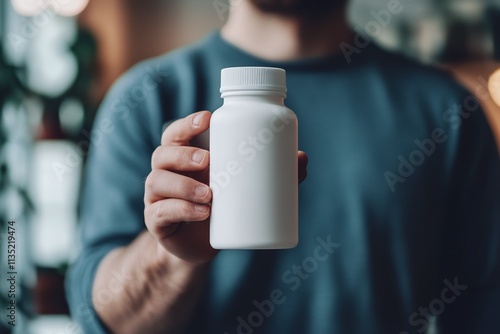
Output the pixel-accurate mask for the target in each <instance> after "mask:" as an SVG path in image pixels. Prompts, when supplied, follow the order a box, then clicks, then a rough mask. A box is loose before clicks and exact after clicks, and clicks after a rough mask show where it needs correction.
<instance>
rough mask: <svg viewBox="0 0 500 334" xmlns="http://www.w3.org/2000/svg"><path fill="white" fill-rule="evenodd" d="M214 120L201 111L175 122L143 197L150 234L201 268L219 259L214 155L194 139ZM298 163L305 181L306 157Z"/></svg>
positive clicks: (159, 151)
mask: <svg viewBox="0 0 500 334" xmlns="http://www.w3.org/2000/svg"><path fill="white" fill-rule="evenodd" d="M210 117H211V114H210V113H209V112H208V111H200V112H197V113H195V114H192V115H189V116H187V117H185V118H182V119H179V120H177V121H175V122H174V123H172V124H171V125H170V126H169V127H168V128H167V129H166V130H165V131H164V132H163V135H162V139H161V146H159V147H158V148H157V149H156V150H155V152H154V153H153V156H152V159H151V169H152V170H151V173H150V174H149V176H148V177H147V179H146V187H145V188H146V189H145V194H144V204H145V210H144V218H145V222H146V226H147V228H148V230H149V231H150V232H151V233H152V234H153V236H154V237H155V238H156V240H158V242H159V244H160V245H161V246H162V247H163V248H164V249H165V250H167V251H168V252H169V253H170V254H172V255H175V256H176V257H178V258H179V259H181V260H184V261H187V262H190V263H196V264H201V263H205V262H208V261H210V260H211V259H212V258H213V257H214V256H215V255H216V254H217V251H216V250H215V249H213V248H212V247H211V246H210V243H209V224H208V222H209V219H208V218H209V216H210V201H211V199H212V192H211V191H210V188H209V187H208V177H209V170H208V168H209V162H210V154H209V152H208V151H206V150H203V149H200V148H196V147H192V146H190V141H191V140H192V139H193V138H194V137H195V136H197V135H199V134H201V133H202V132H204V131H205V130H207V129H208V128H209V126H210ZM298 163H299V181H302V180H303V179H304V178H305V177H306V165H307V156H306V154H305V153H304V152H298ZM159 252H160V253H161V252H162V250H159Z"/></svg>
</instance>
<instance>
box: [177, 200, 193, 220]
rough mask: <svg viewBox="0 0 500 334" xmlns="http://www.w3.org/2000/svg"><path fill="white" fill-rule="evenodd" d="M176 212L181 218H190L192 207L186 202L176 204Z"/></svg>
mask: <svg viewBox="0 0 500 334" xmlns="http://www.w3.org/2000/svg"><path fill="white" fill-rule="evenodd" d="M177 210H178V212H179V213H180V214H181V215H182V217H190V216H191V215H192V211H193V208H192V205H191V204H190V203H189V202H186V201H179V202H177Z"/></svg>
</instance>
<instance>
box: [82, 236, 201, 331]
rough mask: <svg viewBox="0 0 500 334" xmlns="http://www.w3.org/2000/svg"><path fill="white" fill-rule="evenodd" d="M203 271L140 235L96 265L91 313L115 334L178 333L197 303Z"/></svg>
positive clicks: (149, 237) (198, 266) (147, 237)
mask: <svg viewBox="0 0 500 334" xmlns="http://www.w3.org/2000/svg"><path fill="white" fill-rule="evenodd" d="M208 266H209V265H208V264H204V265H194V264H191V263H187V262H185V261H183V260H180V259H178V258H176V257H174V256H173V255H170V254H169V253H168V252H167V251H166V250H164V249H163V248H162V247H161V246H159V244H158V243H157V242H156V240H155V239H154V238H153V236H152V235H151V234H150V233H149V232H144V233H142V234H141V235H139V236H138V237H137V239H136V240H135V241H134V242H133V243H132V244H130V245H129V246H127V247H123V248H119V249H116V250H114V251H112V252H110V254H108V255H107V256H106V257H105V258H104V259H103V260H102V263H101V264H100V266H99V268H98V270H97V274H96V278H95V280H94V286H93V291H92V300H93V304H94V307H95V309H96V312H97V314H98V315H99V317H100V318H101V319H102V321H103V322H104V323H105V324H106V326H107V327H108V328H109V329H110V330H111V331H112V332H115V333H120V334H121V333H179V332H181V330H182V328H184V327H185V325H186V323H187V322H188V320H189V319H190V317H191V315H192V313H193V311H194V308H195V306H196V304H197V301H198V299H199V298H200V294H201V291H202V289H203V284H204V282H205V278H206V275H207V272H208Z"/></svg>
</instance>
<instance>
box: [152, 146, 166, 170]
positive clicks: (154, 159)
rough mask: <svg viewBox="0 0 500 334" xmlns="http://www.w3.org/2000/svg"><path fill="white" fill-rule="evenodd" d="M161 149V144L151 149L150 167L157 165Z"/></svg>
mask: <svg viewBox="0 0 500 334" xmlns="http://www.w3.org/2000/svg"><path fill="white" fill-rule="evenodd" d="M162 151H163V148H162V147H161V146H158V147H157V148H156V149H155V150H154V151H153V154H152V155H151V168H154V166H158V163H159V160H160V157H161V153H162Z"/></svg>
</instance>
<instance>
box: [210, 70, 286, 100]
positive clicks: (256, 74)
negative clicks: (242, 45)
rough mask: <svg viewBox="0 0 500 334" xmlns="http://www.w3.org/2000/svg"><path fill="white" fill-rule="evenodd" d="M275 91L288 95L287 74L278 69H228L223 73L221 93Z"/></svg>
mask: <svg viewBox="0 0 500 334" xmlns="http://www.w3.org/2000/svg"><path fill="white" fill-rule="evenodd" d="M235 90H260V91H273V92H277V93H282V95H286V72H285V70H284V69H282V68H276V67H228V68H224V69H222V71H221V84H220V92H221V93H225V92H229V91H235Z"/></svg>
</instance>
